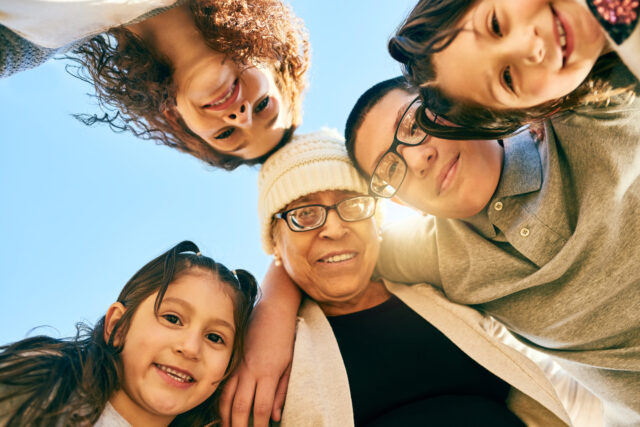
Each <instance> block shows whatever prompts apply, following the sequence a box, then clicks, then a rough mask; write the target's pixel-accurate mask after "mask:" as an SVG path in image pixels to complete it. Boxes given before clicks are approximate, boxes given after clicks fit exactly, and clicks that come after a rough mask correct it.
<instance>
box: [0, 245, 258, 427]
mask: <svg viewBox="0 0 640 427" xmlns="http://www.w3.org/2000/svg"><path fill="white" fill-rule="evenodd" d="M256 293H257V285H256V281H255V279H254V278H253V276H252V275H251V274H250V273H248V272H247V271H244V270H236V271H235V272H231V271H229V270H228V269H227V268H226V267H225V266H224V265H222V264H220V263H217V262H215V261H214V260H212V259H211V258H208V257H205V256H202V255H201V254H200V252H199V250H198V247H197V246H196V245H195V244H194V243H192V242H190V241H184V242H181V243H179V244H178V245H176V246H174V247H173V248H171V249H170V250H168V251H167V252H165V253H164V254H162V255H160V256H159V257H157V258H156V259H154V260H152V261H151V262H149V263H148V264H146V265H145V266H144V267H142V268H141V269H140V270H139V271H138V272H137V273H136V274H135V275H134V276H133V277H132V278H131V279H130V280H129V281H128V282H127V284H126V285H125V287H124V289H123V290H122V291H121V293H120V295H119V296H118V301H117V302H115V303H113V304H112V305H111V306H110V307H109V309H108V310H107V313H106V315H105V316H104V317H102V319H100V320H99V321H98V323H97V324H96V326H95V327H94V328H93V329H92V328H90V327H88V326H86V325H80V326H79V329H78V334H77V336H76V338H75V339H72V340H64V339H55V338H51V337H47V336H37V337H33V338H27V339H24V340H22V341H19V342H16V343H13V344H10V345H7V346H4V347H3V348H2V350H3V351H2V353H0V424H3V423H4V422H6V423H7V424H6V425H7V426H25V425H83V426H84V425H98V426H112V425H149V426H152V425H158V426H160V425H162V426H166V425H207V424H208V423H211V422H213V421H215V420H216V419H217V418H218V415H217V400H218V394H219V393H216V390H217V388H218V386H219V385H220V383H221V382H223V381H224V380H225V378H226V377H227V376H228V375H229V374H230V373H231V372H232V371H233V369H234V368H235V366H236V365H237V362H238V358H239V355H240V354H241V351H242V342H243V340H242V337H243V333H244V330H245V327H246V323H247V319H248V316H249V313H250V312H251V310H252V308H253V304H254V302H255V298H256ZM94 423H95V424H94ZM3 425H4V424H3Z"/></svg>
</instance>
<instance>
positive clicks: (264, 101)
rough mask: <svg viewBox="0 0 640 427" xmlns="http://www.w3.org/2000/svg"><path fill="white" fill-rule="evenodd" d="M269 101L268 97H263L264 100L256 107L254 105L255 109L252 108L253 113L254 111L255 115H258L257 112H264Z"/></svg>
mask: <svg viewBox="0 0 640 427" xmlns="http://www.w3.org/2000/svg"><path fill="white" fill-rule="evenodd" d="M269 101H270V99H269V97H268V96H265V97H264V99H263V100H262V101H260V102H259V103H258V105H256V108H254V109H253V111H254V112H255V113H259V112H261V111H262V110H264V109H265V108H267V106H268V105H269Z"/></svg>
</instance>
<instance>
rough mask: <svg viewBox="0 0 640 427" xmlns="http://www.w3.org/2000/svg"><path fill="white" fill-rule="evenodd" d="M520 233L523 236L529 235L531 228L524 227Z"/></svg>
mask: <svg viewBox="0 0 640 427" xmlns="http://www.w3.org/2000/svg"><path fill="white" fill-rule="evenodd" d="M520 235H521V236H522V237H527V236H528V235H529V229H528V228H526V227H525V228H523V229H522V230H520Z"/></svg>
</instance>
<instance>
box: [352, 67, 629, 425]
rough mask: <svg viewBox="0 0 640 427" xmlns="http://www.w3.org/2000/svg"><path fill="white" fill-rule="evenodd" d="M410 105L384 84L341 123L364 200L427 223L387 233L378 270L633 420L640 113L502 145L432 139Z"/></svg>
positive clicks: (407, 94)
mask: <svg viewBox="0 0 640 427" xmlns="http://www.w3.org/2000/svg"><path fill="white" fill-rule="evenodd" d="M419 103H420V101H419V100H417V99H416V94H415V92H413V91H412V90H410V89H407V87H406V85H405V83H404V81H403V79H402V78H397V79H392V80H390V81H386V82H382V83H380V84H378V85H376V86H374V87H373V88H371V89H370V90H369V91H367V92H366V93H365V94H363V95H362V97H361V98H360V99H359V100H358V102H357V103H356V105H355V107H354V109H353V111H352V113H351V115H350V117H349V119H348V121H347V126H346V137H347V147H348V150H349V155H350V157H351V159H352V160H353V161H354V162H355V164H356V165H357V168H358V170H359V171H360V172H361V173H362V174H363V176H365V178H367V179H368V180H369V182H370V191H371V192H372V194H375V195H378V196H381V197H397V198H398V199H400V200H402V201H403V202H405V203H407V204H409V205H411V206H413V207H415V208H417V209H419V210H421V211H423V212H425V213H428V214H431V215H433V216H428V217H420V218H416V219H412V220H409V221H405V222H402V223H399V224H395V225H393V226H391V227H388V228H387V229H386V230H385V232H384V234H383V244H382V247H381V254H380V258H379V260H378V264H377V271H378V273H380V274H381V275H384V276H385V277H390V278H392V279H394V280H396V281H402V282H407V283H413V282H420V281H425V282H428V283H432V284H434V285H435V286H437V287H440V288H442V289H443V290H444V292H445V294H446V295H447V296H448V297H449V298H450V299H451V300H453V301H455V302H459V303H463V304H468V305H473V306H474V307H477V308H479V309H481V310H483V311H485V312H487V313H489V314H491V315H493V316H494V317H496V318H497V319H499V320H500V321H502V322H503V323H505V325H506V326H507V327H508V328H509V329H510V330H511V331H512V332H513V333H514V334H515V335H516V336H517V337H518V338H520V339H521V340H522V341H524V342H525V343H527V344H529V345H530V346H532V347H534V348H536V349H538V350H541V351H543V352H545V353H547V354H550V355H552V356H554V357H556V360H558V361H559V362H560V364H561V365H562V366H563V367H564V368H565V369H567V370H568V371H569V372H570V373H571V374H572V375H574V376H575V377H576V378H577V379H578V380H579V381H580V382H582V383H583V384H585V385H586V386H587V387H588V388H590V389H591V390H592V391H593V392H594V393H595V394H597V395H599V397H600V398H601V399H602V400H603V401H604V403H605V419H606V422H607V424H608V425H630V424H634V425H635V424H637V423H640V401H638V399H637V391H638V390H640V314H639V313H640V311H639V310H638V307H640V286H639V285H640V268H639V267H638V265H637V260H638V259H640V244H639V243H638V242H640V219H639V218H640V217H639V216H638V212H640V146H639V141H640V124H639V123H640V109H639V105H640V103H639V102H638V101H637V100H636V102H635V103H633V104H631V105H628V106H624V107H621V108H619V109H617V110H613V109H607V110H606V111H605V110H602V111H598V110H595V112H594V111H593V110H592V112H591V113H586V112H575V113H572V114H567V115H565V116H563V117H559V118H554V119H553V120H550V121H547V122H545V123H544V132H542V134H541V135H542V138H540V140H539V141H536V140H535V138H534V137H533V135H532V133H530V132H528V131H526V130H525V131H523V132H521V133H520V134H518V135H516V136H514V137H511V138H508V139H505V140H504V142H502V141H477V140H470V141H459V140H445V139H441V138H436V137H432V136H430V135H427V134H425V133H424V132H423V131H421V130H419V128H420V126H419V117H420V114H430V112H428V111H426V112H423V111H421V110H422V108H421V107H419V106H416V104H419ZM407 105H409V107H408V108H407ZM403 113H404V115H403ZM396 117H401V119H399V120H398V119H397V118H396ZM438 120H440V121H441V122H442V123H443V124H446V125H449V126H452V125H451V124H450V123H448V122H446V121H444V119H442V118H440V119H438ZM405 129H415V130H414V131H413V133H411V134H407V132H406V131H405Z"/></svg>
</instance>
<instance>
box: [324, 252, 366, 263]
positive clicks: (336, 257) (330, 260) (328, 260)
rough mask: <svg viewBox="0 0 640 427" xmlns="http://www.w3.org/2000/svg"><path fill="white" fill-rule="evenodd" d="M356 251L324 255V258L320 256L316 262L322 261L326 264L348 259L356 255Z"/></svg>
mask: <svg viewBox="0 0 640 427" xmlns="http://www.w3.org/2000/svg"><path fill="white" fill-rule="evenodd" d="M356 255H357V254H356V253H355V252H349V253H346V254H339V255H332V256H330V257H326V258H321V259H319V260H318V262H324V263H327V264H334V263H338V262H344V261H349V260H350V259H353V258H355V257H356Z"/></svg>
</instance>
